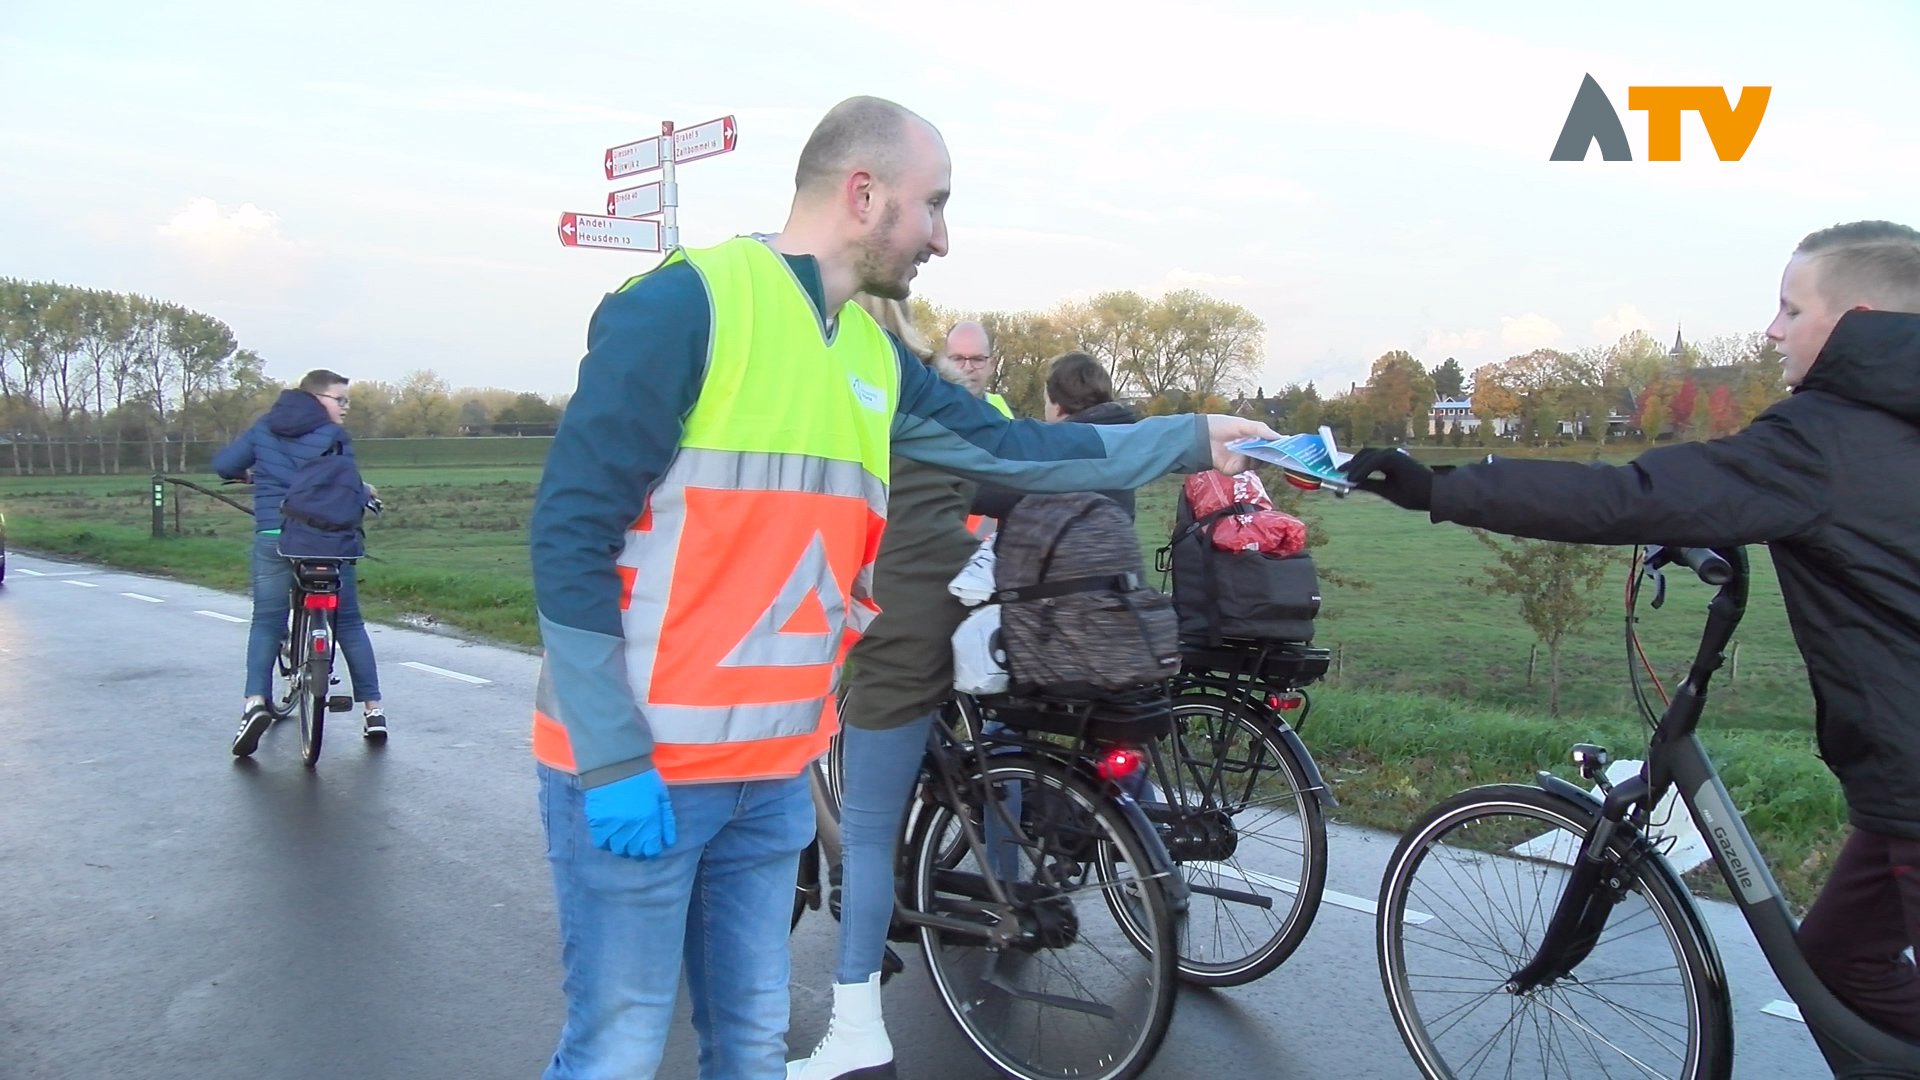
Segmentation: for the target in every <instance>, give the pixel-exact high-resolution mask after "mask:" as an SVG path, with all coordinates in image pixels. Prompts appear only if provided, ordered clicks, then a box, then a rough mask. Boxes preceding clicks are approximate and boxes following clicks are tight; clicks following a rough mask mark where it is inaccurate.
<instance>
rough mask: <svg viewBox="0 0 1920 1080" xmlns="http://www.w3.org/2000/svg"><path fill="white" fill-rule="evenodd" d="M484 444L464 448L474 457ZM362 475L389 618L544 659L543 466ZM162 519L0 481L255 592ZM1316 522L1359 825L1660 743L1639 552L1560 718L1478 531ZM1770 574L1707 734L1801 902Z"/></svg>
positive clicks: (2, 489)
mask: <svg viewBox="0 0 1920 1080" xmlns="http://www.w3.org/2000/svg"><path fill="white" fill-rule="evenodd" d="M466 441H467V440H445V442H447V443H448V444H449V446H452V447H456V448H458V447H461V444H462V443H463V442H466ZM507 441H513V440H489V442H507ZM527 442H528V443H531V442H532V440H527ZM487 449H488V452H489V453H500V452H504V450H505V449H507V448H501V449H500V450H495V449H494V448H493V447H488V448H487ZM461 452H462V453H467V452H468V451H465V450H464V448H463V449H462V451H461ZM383 456H384V455H383ZM400 456H402V455H400V454H399V453H397V452H396V453H395V454H394V455H393V457H400ZM1423 456H1431V457H1436V458H1437V457H1441V456H1442V454H1441V453H1438V452H1435V453H1431V454H1423ZM1460 456H1462V457H1465V456H1468V452H1462V453H1461V455H1460ZM389 460H391V459H389ZM365 474H366V477H367V479H368V481H369V482H371V483H373V484H376V485H378V486H379V488H380V489H381V497H382V499H383V500H384V501H385V502H386V504H387V506H388V507H389V509H388V510H387V512H386V514H385V515H383V516H382V517H381V518H380V519H378V520H377V521H374V522H373V523H372V524H371V525H370V526H369V529H368V534H369V543H370V547H371V550H372V551H373V552H374V554H375V556H376V558H375V559H374V560H373V561H370V562H368V563H364V564H363V565H362V571H361V572H362V579H361V580H362V582H363V584H362V593H363V597H364V598H365V603H366V607H367V609H368V612H369V614H370V615H371V616H373V617H375V618H386V619H401V618H405V619H407V620H408V621H412V622H416V623H417V622H421V621H424V620H432V621H435V622H440V623H444V624H448V625H451V626H455V627H459V628H461V629H465V630H469V631H472V632H475V633H479V634H483V635H486V636H488V637H491V638H494V639H497V640H501V641H505V642H509V643H512V644H517V645H522V646H533V645H537V643H538V640H537V634H536V630H535V621H534V617H533V595H532V588H531V584H530V582H529V571H528V563H527V550H526V527H527V516H528V512H529V510H530V507H531V503H532V497H533V492H534V488H535V485H536V484H537V482H538V479H539V467H538V466H537V465H533V464H527V465H498V466H479V465H474V466H442V467H404V466H396V465H393V464H382V463H380V462H379V461H378V460H377V459H373V460H368V461H367V462H366V463H365ZM207 482H208V483H211V482H212V481H210V480H208V481H207ZM1174 490H1175V489H1174V486H1173V484H1172V483H1171V482H1167V481H1163V482H1161V483H1159V484H1156V485H1153V486H1151V487H1149V488H1147V489H1143V491H1142V498H1141V503H1140V523H1141V533H1142V537H1141V540H1142V546H1143V547H1144V548H1148V549H1150V548H1152V547H1157V546H1158V545H1159V544H1160V543H1162V542H1164V538H1165V534H1166V530H1167V527H1168V526H1169V524H1170V523H1171V519H1172V512H1171V505H1172V504H1171V499H1172V495H1173V492H1174ZM149 499H150V495H149V493H148V486H147V482H146V479H145V478H144V477H31V478H4V479H0V513H5V514H6V516H7V521H8V528H9V532H10V535H11V542H12V544H13V545H14V546H15V547H20V548H30V549H38V550H42V551H48V552H59V553H64V554H68V555H73V556H77V557H83V558H91V559H97V560H101V561H105V562H110V563H114V564H118V565H123V566H129V567H134V568H139V569H146V570H152V571H156V572H160V573H165V574H173V575H177V576H179V577H182V578H187V579H190V580H194V581H200V582H205V583H208V584H213V585H217V586H221V587H225V588H240V587H242V586H243V585H244V582H245V577H246V569H245V567H246V561H245V550H246V545H247V543H248V539H249V535H250V531H251V526H250V521H249V519H247V518H246V517H244V516H243V515H241V514H240V513H238V512H236V511H234V510H232V509H231V508H229V507H226V506H223V505H220V504H218V503H215V502H213V501H212V500H210V499H207V498H205V497H204V496H200V495H196V494H193V493H186V494H185V496H184V498H183V500H182V502H181V506H180V523H181V527H182V532H183V534H184V535H182V536H179V537H177V538H176V537H169V538H168V539H165V540H158V541H156V540H154V539H152V538H151V537H150V535H149V533H150V526H149V514H150V510H149ZM1305 511H1306V513H1307V515H1308V516H1309V518H1310V519H1311V521H1312V525H1313V527H1314V528H1316V529H1319V530H1321V531H1323V532H1324V535H1325V536H1326V537H1327V542H1326V544H1325V545H1324V546H1322V547H1320V548H1318V549H1317V550H1316V552H1315V555H1316V558H1317V559H1318V560H1319V562H1320V563H1321V565H1322V566H1323V568H1324V569H1326V570H1328V571H1331V572H1332V573H1334V574H1337V575H1338V576H1340V577H1341V578H1343V579H1347V580H1356V581H1359V582H1364V587H1359V586H1353V585H1332V584H1329V585H1327V586H1325V587H1324V589H1323V592H1324V595H1325V605H1324V607H1323V609H1322V614H1321V618H1320V622H1319V638H1318V642H1317V643H1318V644H1320V645H1323V646H1326V647H1328V648H1331V649H1335V650H1337V652H1338V654H1339V657H1340V666H1339V670H1338V674H1337V677H1330V679H1329V683H1330V685H1329V686H1328V687H1326V688H1325V689H1324V690H1322V691H1321V692H1320V693H1319V694H1318V696H1317V700H1318V706H1317V707H1316V709H1315V711H1314V715H1313V719H1312V721H1311V723H1310V724H1309V725H1308V728H1307V730H1306V737H1307V740H1308V743H1309V745H1311V746H1312V747H1313V748H1314V751H1315V754H1316V755H1317V756H1319V757H1320V758H1321V762H1322V764H1323V766H1325V768H1326V771H1327V772H1328V774H1329V777H1330V778H1331V779H1332V780H1333V781H1335V783H1336V790H1337V791H1338V792H1339V794H1340V797H1341V799H1342V802H1343V806H1342V811H1341V816H1342V817H1344V818H1346V819H1348V820H1353V821H1358V822H1362V823H1367V824H1373V825H1379V826H1382V827H1386V828H1396V829H1397V828H1399V827H1402V826H1404V825H1405V824H1406V822H1407V820H1408V818H1409V817H1410V816H1411V815H1412V814H1414V813H1416V812H1418V810H1419V809H1420V808H1421V807H1423V806H1424V805H1426V804H1428V803H1430V802H1432V801H1433V800H1434V799H1436V798H1438V797H1440V796H1442V795H1445V794H1449V793H1451V792H1452V791H1454V790H1457V789H1458V788H1460V787H1464V786H1466V785H1468V784H1470V783H1482V782H1490V781H1494V780H1524V779H1526V778H1528V777H1529V776H1531V774H1532V771H1533V770H1534V769H1536V768H1542V767H1549V766H1557V767H1560V768H1561V771H1563V772H1565V771H1566V770H1565V767H1564V766H1562V765H1561V764H1560V763H1561V762H1563V761H1564V759H1565V751H1566V748H1567V746H1568V745H1570V744H1571V743H1573V742H1576V741H1580V740H1583V739H1587V740H1593V741H1600V742H1603V743H1606V744H1609V745H1611V746H1612V748H1613V750H1614V751H1615V753H1616V755H1617V756H1621V757H1638V756H1640V754H1641V751H1642V750H1643V749H1644V743H1643V742H1642V741H1641V740H1643V739H1644V735H1643V734H1642V731H1643V729H1642V728H1640V727H1638V726H1637V725H1638V721H1637V719H1636V718H1635V715H1634V713H1633V711H1632V706H1631V704H1630V699H1629V697H1628V694H1627V688H1626V682H1625V671H1626V668H1625V653H1624V645H1623V643H1622V638H1621V630H1622V622H1621V614H1622V611H1621V603H1620V598H1621V594H1622V590H1623V587H1624V584H1625V576H1626V552H1625V551H1624V550H1623V551H1622V552H1621V561H1620V567H1619V569H1618V570H1616V571H1615V572H1614V574H1613V575H1612V576H1611V578H1610V580H1609V582H1608V584H1607V585H1606V587H1605V589H1604V590H1603V592H1602V593H1600V594H1597V595H1596V608H1597V610H1598V612H1599V614H1597V615H1596V617H1595V618H1594V619H1593V620H1592V621H1591V622H1589V623H1588V624H1587V625H1586V627H1584V628H1583V629H1582V630H1581V631H1580V632H1579V633H1578V634H1577V635H1575V637H1574V638H1573V639H1572V640H1571V641H1570V642H1569V643H1568V644H1567V646H1566V648H1565V652H1564V655H1563V661H1562V663H1563V671H1564V679H1565V682H1564V686H1563V689H1562V703H1563V715H1562V716H1561V717H1560V718H1558V719H1555V720H1549V719H1547V717H1546V700H1547V687H1546V670H1547V662H1546V651H1545V648H1544V647H1542V648H1541V649H1540V654H1539V660H1538V665H1537V672H1536V677H1535V679H1534V680H1533V682H1532V684H1531V685H1530V684H1529V683H1528V680H1527V666H1528V663H1527V662H1528V651H1529V646H1530V645H1531V644H1532V640H1531V635H1530V634H1529V632H1528V631H1527V630H1526V629H1525V628H1524V626H1523V625H1522V624H1521V623H1520V621H1519V618H1518V615H1517V603H1516V602H1515V601H1513V600H1511V599H1509V598H1505V597H1499V596H1491V595H1488V594H1486V593H1485V592H1483V591H1481V590H1478V589H1475V588H1473V587H1470V586H1468V585H1466V584H1463V582H1462V579H1463V578H1466V577H1468V576H1470V575H1473V574H1475V573H1476V572H1478V571H1479V570H1480V569H1481V568H1482V567H1483V566H1484V565H1485V564H1486V563H1487V562H1488V560H1489V558H1490V553H1489V552H1487V551H1486V549H1485V548H1483V547H1481V545H1480V544H1479V543H1478V542H1476V541H1475V540H1474V538H1473V536H1472V535H1471V534H1470V533H1469V532H1468V531H1467V530H1464V529H1460V528H1457V527H1454V526H1434V525H1430V524H1428V523H1427V522H1426V520H1425V518H1424V517H1423V516H1422V515H1416V514H1409V513H1405V512H1403V511H1399V510H1396V509H1395V508H1393V507H1392V506H1390V505H1388V504H1386V503H1385V502H1383V501H1381V500H1379V499H1376V498H1373V497H1371V496H1364V495H1360V496H1354V497H1351V498H1347V499H1335V498H1333V497H1331V496H1329V495H1326V494H1314V495H1310V496H1308V497H1307V499H1306V501H1305ZM168 523H169V527H171V523H172V510H171V507H169V512H168ZM1754 570H1755V579H1754V588H1753V602H1752V605H1751V608H1750V610H1749V612H1748V615H1747V619H1746V622H1745V624H1744V625H1743V626H1742V629H1741V632H1740V635H1739V644H1740V649H1739V670H1738V675H1737V678H1734V679H1732V680H1731V681H1729V680H1728V679H1727V677H1726V676H1727V674H1728V673H1727V672H1724V671H1723V672H1722V677H1721V679H1720V681H1719V682H1718V684H1717V687H1718V689H1717V691H1716V694H1715V697H1714V699H1713V701H1712V703H1711V704H1710V706H1709V711H1708V714H1707V720H1706V722H1705V725H1704V728H1705V731H1706V736H1707V738H1708V740H1709V745H1710V746H1711V747H1712V749H1713V750H1714V752H1715V754H1716V756H1717V759H1718V760H1719V761H1720V762H1721V764H1722V766H1723V768H1725V769H1726V771H1727V779H1728V782H1729V785H1730V786H1731V787H1733V789H1734V793H1735V796H1736V798H1737V799H1738V800H1739V802H1740V804H1741V805H1742V806H1743V807H1745V808H1746V812H1747V817H1748V820H1749V823H1750V824H1751V825H1752V826H1753V828H1754V830H1755V832H1756V834H1758V835H1759V837H1760V839H1761V842H1762V844H1763V846H1765V847H1766V848H1767V849H1768V851H1769V853H1770V854H1771V855H1772V856H1773V859H1774V862H1775V869H1776V872H1777V873H1779V875H1780V876H1781V878H1782V881H1783V883H1784V884H1785V885H1786V887H1787V888H1788V890H1789V892H1790V894H1791V895H1793V896H1794V897H1795V898H1796V900H1799V901H1801V902H1804V901H1805V900H1806V899H1809V898H1810V897H1811V895H1812V891H1813V889H1815V888H1817V886H1818V884H1819V882H1820V881H1821V880H1822V879H1823V878H1824V865H1825V860H1826V859H1827V858H1828V856H1829V853H1830V852H1831V850H1832V849H1833V846H1834V844H1835V843H1836V841H1837V838H1838V836H1839V826H1840V823H1841V822H1842V821H1843V820H1844V809H1843V807H1842V805H1841V803H1840V800H1839V792H1838V787H1837V785H1835V784H1834V782H1833V780H1832V778H1831V776H1830V775H1829V774H1828V773H1827V772H1826V770H1825V769H1824V767H1822V766H1821V764H1820V762H1819V761H1818V759H1817V758H1816V757H1815V756H1814V754H1813V747H1812V722H1811V716H1812V701H1811V696H1810V694H1809V692H1808V690H1807V685H1806V679H1805V671H1804V669H1803V668H1802V666H1801V664H1800V660H1799V656H1798V653H1797V652H1796V651H1795V649H1794V646H1793V641H1792V638H1791V637H1790V635H1789V633H1788V630H1787V624H1786V618H1785V615H1784V612H1783V610H1782V607H1781V603H1780V597H1779V590H1778V587H1777V585H1776V583H1775V580H1774V577H1773V570H1772V566H1771V564H1770V563H1769V562H1768V560H1767V559H1766V557H1765V552H1764V551H1762V550H1756V552H1755V560H1754ZM1710 595H1711V590H1709V589H1708V588H1706V587H1705V586H1703V585H1701V584H1699V583H1698V582H1696V581H1693V580H1692V579H1691V578H1690V577H1687V576H1685V575H1671V576H1670V577H1669V580H1668V600H1667V605H1666V607H1665V608H1664V609H1663V610H1661V611H1658V612H1654V611H1648V610H1645V608H1644V605H1643V610H1642V620H1641V632H1642V637H1643V639H1644V640H1645V642H1646V644H1647V648H1648V653H1649V655H1650V656H1651V657H1652V658H1653V659H1654V662H1655V665H1656V667H1657V669H1658V670H1659V671H1660V673H1661V676H1662V678H1663V679H1666V680H1667V682H1668V685H1672V683H1673V682H1675V681H1677V677H1678V674H1679V672H1680V671H1681V670H1682V669H1684V667H1685V665H1686V663H1687V662H1688V660H1689V659H1690V658H1691V655H1692V647H1693V644H1694V643H1695V641H1696V640H1697V637H1698V634H1699V631H1700V625H1701V620H1702V618H1703V616H1704V608H1705V602H1706V600H1707V599H1708V597H1709V596H1710Z"/></svg>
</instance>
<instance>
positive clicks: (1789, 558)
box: [1432, 311, 1920, 839]
mask: <svg viewBox="0 0 1920 1080" xmlns="http://www.w3.org/2000/svg"><path fill="white" fill-rule="evenodd" d="M1916 425H1920V315H1908V314H1898V313H1893V312H1877V311H1856V312H1850V313H1849V314H1847V315H1844V316H1842V317H1841V319H1840V322H1839V324H1838V325H1837V326H1836V327H1835V328H1834V331H1833V335H1832V337H1831V338H1829V339H1828V341H1827V345H1826V348H1825V349H1824V350H1823V351H1822V352H1821V354H1820V358H1819V359H1818V360H1817V361H1815V362H1814V365H1813V367H1812V368H1811V369H1810V370H1809V371H1808V373H1807V377H1806V378H1805V380H1804V381H1803V382H1802V385H1801V386H1800V388H1799V390H1798V391H1797V392H1796V393H1795V394H1794V395H1793V396H1792V397H1790V398H1788V399H1787V400H1785V401H1782V402H1780V403H1779V404H1777V405H1775V406H1773V407H1772V408H1770V409H1768V410H1767V411H1766V412H1764V413H1761V414H1760V416H1759V417H1758V418H1757V419H1755V420H1754V422H1753V424H1752V425H1751V426H1750V427H1748V428H1747V429H1746V430H1745V431H1742V432H1740V433H1739V434H1737V435H1732V436H1729V437H1727V438H1724V439H1715V440H1713V441H1712V442H1698V443H1681V444H1678V445H1674V446H1663V447H1659V448H1657V449H1654V450H1649V451H1647V452H1646V453H1645V454H1642V455H1640V457H1639V458H1638V459H1636V460H1635V461H1633V462H1632V463H1631V464H1628V465H1622V466H1618V467H1608V466H1599V465H1579V464H1575V463H1572V462H1555V461H1506V460H1495V461H1492V462H1489V463H1487V464H1482V465H1472V466H1468V467H1465V468H1461V469H1457V470H1454V471H1453V472H1451V473H1442V474H1440V475H1437V476H1436V477H1435V478H1434V484H1433V512H1432V513H1433V520H1434V521H1436V522H1439V521H1453V522H1458V523H1460V524H1462V525H1471V526H1476V527H1479V528H1484V529H1490V530H1493V531H1495V532H1502V533H1511V534H1514V535H1517V536H1530V537H1535V538H1538V539H1542V540H1560V541H1567V542H1572V543H1585V544H1632V543H1659V544H1683V545H1690V546H1700V547H1705V546H1722V547H1724V546H1730V545H1735V544H1759V543H1765V544H1768V545H1769V547H1770V550H1771V551H1772V553H1773V562H1774V567H1775V568H1776V569H1777V570H1778V572H1779V576H1780V591H1781V593H1782V594H1783V596H1784V598H1785V600H1786V607H1787V619H1788V621H1789V623H1791V625H1792V627H1793V636H1794V641H1795V642H1796V643H1797V644H1798V645H1799V646H1800V654H1801V656H1803V657H1804V658H1805V659H1806V662H1807V678H1808V681H1809V682H1810V683H1812V685H1813V699H1814V708H1815V729H1816V731H1817V733H1818V737H1819V743H1820V753H1821V756H1822V757H1824V758H1825V759H1826V762H1827V765H1828V767H1829V768H1831V769H1832V770H1833V771H1834V773H1835V775H1837V776H1838V777H1839V778H1840V784H1841V787H1842V788H1843V789H1844V790H1845V792H1846V797H1847V806H1848V809H1849V811H1850V816H1851V817H1852V820H1853V823H1854V825H1856V826H1858V827H1860V828H1863V829H1868V830H1871V831H1873V832H1879V833H1886V834H1890V835H1893V836H1900V837H1906V838H1909V839H1920V426H1916Z"/></svg>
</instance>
